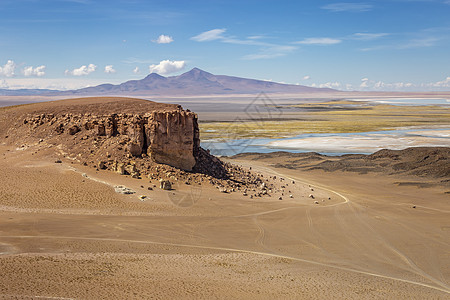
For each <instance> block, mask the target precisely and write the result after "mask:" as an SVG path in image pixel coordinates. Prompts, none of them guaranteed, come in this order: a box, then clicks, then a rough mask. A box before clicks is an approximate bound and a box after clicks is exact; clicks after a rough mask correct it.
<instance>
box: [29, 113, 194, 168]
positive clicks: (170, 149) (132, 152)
mask: <svg viewBox="0 0 450 300" xmlns="http://www.w3.org/2000/svg"><path fill="white" fill-rule="evenodd" d="M23 123H24V124H25V125H27V127H28V130H29V131H30V134H33V133H32V132H34V133H36V134H37V135H46V136H45V137H46V138H48V137H49V135H50V136H52V135H53V134H56V135H58V136H63V135H69V136H74V139H75V140H76V139H77V138H79V139H80V141H88V140H92V143H93V144H97V145H98V143H99V140H101V141H102V143H101V144H102V146H103V148H104V150H105V149H106V150H108V153H111V152H117V150H125V152H126V155H128V156H132V157H142V156H144V157H149V158H150V159H151V160H153V161H154V162H157V163H163V164H168V165H170V166H173V167H176V168H179V169H182V170H186V171H191V170H192V169H193V168H194V166H195V164H196V153H198V148H199V145H200V140H199V130H198V123H197V115H196V114H195V113H192V112H189V111H184V110H182V109H181V107H179V108H178V109H176V110H171V111H152V112H146V113H143V114H106V115H94V114H91V113H87V114H70V113H69V114H62V115H60V116H55V115H53V114H39V115H29V116H27V117H25V119H24V120H23ZM52 131H53V132H52ZM44 132H47V133H46V134H44ZM42 137H44V136H42ZM103 137H104V138H106V139H110V140H109V142H105V139H104V138H103ZM72 140H73V139H72ZM80 144H82V143H80ZM114 145H115V146H116V147H114ZM69 148H71V147H69ZM73 148H77V147H76V143H74V144H73ZM97 148H98V147H97ZM69 150H70V149H69ZM97 150H99V151H100V152H101V150H102V149H97ZM97 152H98V151H97ZM91 154H92V151H91ZM108 155H110V154H108ZM115 156H117V155H115Z"/></svg>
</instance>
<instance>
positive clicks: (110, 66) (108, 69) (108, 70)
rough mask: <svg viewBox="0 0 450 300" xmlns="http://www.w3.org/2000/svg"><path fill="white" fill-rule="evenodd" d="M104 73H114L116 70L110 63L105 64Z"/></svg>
mask: <svg viewBox="0 0 450 300" xmlns="http://www.w3.org/2000/svg"><path fill="white" fill-rule="evenodd" d="M105 73H106V74H114V73H116V70H115V69H114V67H113V66H112V65H107V66H105Z"/></svg>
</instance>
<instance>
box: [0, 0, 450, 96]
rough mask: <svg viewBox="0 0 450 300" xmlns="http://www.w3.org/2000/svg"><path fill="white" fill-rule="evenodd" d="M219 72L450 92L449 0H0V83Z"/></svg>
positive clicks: (62, 84)
mask: <svg viewBox="0 0 450 300" xmlns="http://www.w3.org/2000/svg"><path fill="white" fill-rule="evenodd" d="M194 67H198V68H200V69H203V70H205V71H208V72H210V73H213V74H217V75H231V76H239V77H246V78H255V79H262V80H270V81H275V82H282V83H289V84H300V85H307V86H314V87H331V88H336V89H341V90H363V91H365V90H367V91H369V90H386V91H392V90H395V91H397V90H398V91H430V90H436V91H450V0H376V1H372V0H366V1H362V2H361V1H350V0H344V1H343V2H339V1H322V0H310V1H300V0H292V1H283V0H279V1H266V0H255V1H253V0H240V1H234V0H223V1H222V0H204V1H201V0H191V1H186V0H185V1H178V0H171V1H166V0H160V1H154V0H108V1H106V0H105V1H103V0H0V88H7V89H18V88H50V89H63V90H64V89H74V88H80V87H86V86H93V85H97V84H101V83H121V82H124V81H127V80H131V79H141V78H144V77H145V76H146V75H148V74H149V73H151V72H155V73H159V74H161V75H163V76H173V75H178V74H181V73H183V72H186V71H188V70H190V69H192V68H194Z"/></svg>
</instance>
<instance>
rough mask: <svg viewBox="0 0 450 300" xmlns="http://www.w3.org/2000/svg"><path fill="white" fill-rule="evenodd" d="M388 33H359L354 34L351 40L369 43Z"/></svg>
mask: <svg viewBox="0 0 450 300" xmlns="http://www.w3.org/2000/svg"><path fill="white" fill-rule="evenodd" d="M388 35H389V33H383V32H380V33H361V32H357V33H354V34H353V35H352V36H351V38H352V39H355V40H361V41H371V40H375V39H378V38H381V37H384V36H388Z"/></svg>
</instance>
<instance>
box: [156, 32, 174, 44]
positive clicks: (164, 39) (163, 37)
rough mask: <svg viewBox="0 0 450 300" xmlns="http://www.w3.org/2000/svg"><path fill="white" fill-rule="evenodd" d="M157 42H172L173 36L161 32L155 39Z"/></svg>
mask: <svg viewBox="0 0 450 300" xmlns="http://www.w3.org/2000/svg"><path fill="white" fill-rule="evenodd" d="M153 42H154V43H157V44H170V43H172V42H173V38H172V37H171V36H168V35H164V34H161V35H160V36H159V37H158V38H157V39H156V40H154V41H153Z"/></svg>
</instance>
